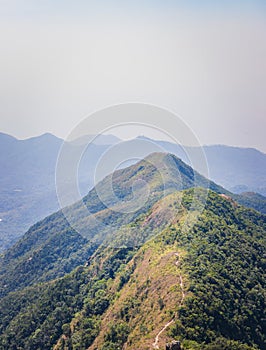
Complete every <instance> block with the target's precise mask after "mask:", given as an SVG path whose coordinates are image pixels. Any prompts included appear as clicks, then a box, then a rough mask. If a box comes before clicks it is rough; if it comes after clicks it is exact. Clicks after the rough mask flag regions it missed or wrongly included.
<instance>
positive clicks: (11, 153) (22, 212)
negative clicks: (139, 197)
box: [0, 133, 266, 250]
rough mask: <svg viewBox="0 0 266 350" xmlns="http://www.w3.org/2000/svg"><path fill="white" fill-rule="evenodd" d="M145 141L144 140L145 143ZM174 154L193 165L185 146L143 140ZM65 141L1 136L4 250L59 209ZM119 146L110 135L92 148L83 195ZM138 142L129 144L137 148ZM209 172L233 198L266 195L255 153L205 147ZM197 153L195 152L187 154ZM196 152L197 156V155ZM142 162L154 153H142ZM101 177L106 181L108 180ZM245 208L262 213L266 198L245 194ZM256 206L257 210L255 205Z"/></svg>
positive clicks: (0, 235) (261, 159) (84, 164)
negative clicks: (249, 206)
mask: <svg viewBox="0 0 266 350" xmlns="http://www.w3.org/2000/svg"><path fill="white" fill-rule="evenodd" d="M89 139H91V137H90V136H85V137H82V138H80V139H78V140H75V141H73V142H71V143H69V145H68V147H69V152H70V153H71V152H79V149H81V148H82V147H83V145H84V144H87V143H88V140H89ZM142 139H143V137H142ZM144 139H145V140H148V141H150V143H153V144H154V147H155V150H158V147H160V149H161V150H164V151H165V152H171V153H173V154H175V155H177V156H178V157H180V158H181V159H182V160H184V161H185V162H186V163H188V164H189V159H188V157H187V155H186V154H185V152H184V150H183V149H182V147H181V146H179V145H175V144H172V143H169V142H164V141H156V140H150V139H147V138H144ZM62 142H63V140H61V139H59V138H57V137H55V136H53V135H51V134H44V135H41V136H39V137H34V138H31V139H27V140H17V139H15V138H14V137H12V136H9V135H6V134H3V133H1V134H0V152H1V156H0V167H1V176H0V195H1V207H0V219H1V222H0V250H3V249H5V248H6V247H8V246H10V245H11V244H13V243H14V242H15V241H16V240H17V239H18V237H20V236H21V235H22V234H23V233H24V232H25V231H26V230H27V229H28V228H29V226H30V225H32V224H34V223H35V222H36V221H38V220H40V219H42V218H44V217H45V216H47V215H48V214H50V213H52V212H54V211H56V210H57V209H58V208H59V205H58V201H57V196H56V186H55V168H56V161H57V157H58V152H59V150H60V147H61V145H62ZM117 142H119V139H118V138H116V137H115V136H112V135H106V136H104V135H102V136H100V137H98V138H96V139H95V140H94V142H93V143H90V145H89V146H88V148H87V149H86V151H85V153H84V155H83V157H82V159H81V163H80V167H79V173H78V181H79V185H80V191H81V194H82V195H85V194H86V193H87V192H88V190H89V189H91V188H92V187H93V185H94V178H93V177H94V169H95V167H96V164H97V162H98V160H99V159H100V157H101V156H102V155H103V154H104V152H105V151H106V150H108V149H109V148H110V145H114V144H115V143H117ZM134 142H137V140H136V141H134V140H133V141H128V142H127V143H125V144H124V145H125V147H126V144H129V143H130V144H131V146H130V147H134ZM203 149H204V152H205V154H206V157H207V162H208V166H209V173H210V179H212V180H213V181H215V182H216V183H218V184H220V185H222V186H223V187H225V188H226V189H228V190H231V191H233V192H235V193H240V192H251V191H252V192H258V193H260V194H261V195H265V194H266V190H265V189H266V176H265V168H266V155H265V154H264V153H261V152H259V151H257V150H255V149H245V148H236V147H229V146H204V147H203ZM189 151H190V152H192V153H193V148H190V149H189ZM195 152H197V150H196V149H195ZM142 153H143V157H144V156H146V155H147V154H148V153H150V150H148V151H147V152H146V151H145V149H143V150H142ZM104 175H107V174H103V176H102V177H104ZM245 196H246V200H247V203H248V202H249V203H251V202H252V201H253V202H256V201H260V203H261V204H260V208H261V210H262V211H263V203H264V201H265V198H264V197H262V196H258V195H257V196H255V195H254V194H251V193H248V194H245ZM253 206H254V205H253Z"/></svg>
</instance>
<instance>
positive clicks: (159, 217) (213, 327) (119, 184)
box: [0, 153, 266, 350]
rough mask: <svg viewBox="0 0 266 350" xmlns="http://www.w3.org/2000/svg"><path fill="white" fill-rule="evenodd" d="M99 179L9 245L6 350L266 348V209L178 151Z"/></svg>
mask: <svg viewBox="0 0 266 350" xmlns="http://www.w3.org/2000/svg"><path fill="white" fill-rule="evenodd" d="M110 179H112V183H113V187H112V189H113V191H111V189H110V187H109V180H110ZM139 180H142V181H143V182H142V183H140V187H138V186H137V187H134V186H133V184H136V183H137V184H138V183H139ZM146 185H147V186H148V188H149V189H150V191H149V196H148V200H143V193H144V188H145V186H146ZM97 187H98V188H97ZM97 187H96V188H93V189H92V190H91V191H90V192H89V193H88V194H87V195H86V196H85V197H84V198H83V200H82V201H80V202H78V203H75V204H73V205H72V206H70V207H68V208H67V209H65V210H64V212H62V211H59V212H57V213H54V214H52V215H51V216H48V217H47V218H45V219H44V220H42V221H40V222H38V223H36V224H35V225H34V226H32V227H31V229H30V230H29V231H28V232H27V233H26V234H25V235H24V236H23V238H22V239H21V240H20V241H19V242H17V243H16V244H15V245H14V246H13V247H11V248H10V249H8V250H7V251H6V252H5V253H4V254H3V255H2V257H1V259H0V293H1V294H0V297H1V298H0V319H1V323H0V349H1V350H4V349H20V348H21V349H25V350H35V349H36V350H37V349H43V350H46V349H47V350H48V349H52V348H53V349H57V350H64V349H79V350H81V349H90V350H96V349H98V350H114V349H119V350H122V349H123V348H125V347H126V348H127V349H129V350H136V349H141V350H149V349H164V348H165V344H166V342H167V341H171V340H173V339H179V340H181V342H182V346H183V348H184V349H190V350H198V349H203V350H213V349H215V350H225V349H230V348H233V349H235V350H256V349H261V350H262V349H264V346H265V334H264V331H263V319H264V311H265V295H264V293H263V289H264V288H265V274H264V269H265V259H264V257H265V253H266V244H265V230H266V217H265V215H263V214H260V213H259V212H257V211H254V210H251V209H247V208H245V207H243V206H241V205H239V204H238V203H237V202H236V201H235V200H234V199H232V198H231V195H232V194H231V193H230V192H229V191H227V190H226V189H224V188H223V187H221V186H219V185H217V184H215V183H214V182H212V181H209V180H208V179H206V178H204V177H203V176H201V175H200V174H197V172H195V171H194V170H193V169H192V168H191V167H190V166H188V165H186V164H185V163H184V162H183V161H182V160H180V159H178V158H177V157H176V156H174V155H172V154H165V153H153V154H151V155H149V156H148V157H147V158H145V159H144V160H141V161H139V162H138V163H136V164H133V165H131V166H130V167H127V168H125V169H119V170H117V171H116V172H115V173H114V174H111V175H109V176H107V177H106V178H104V179H103V180H102V181H101V182H100V183H99V184H98V185H97ZM195 187H196V188H195ZM133 188H134V189H135V191H134V192H133V190H132V189H133ZM208 189H210V190H208ZM98 194H101V195H103V196H104V197H102V196H101V197H99V195H98ZM102 198H104V202H102ZM138 198H140V199H141V202H140V205H139V206H138V205H137V206H136V207H135V209H134V210H127V209H128V208H130V209H132V206H131V204H132V203H131V201H132V200H133V204H136V203H137V204H138V201H137V199H138ZM144 199H145V198H144ZM235 199H240V200H241V197H238V196H237V195H236V197H235ZM142 200H143V201H142ZM105 203H108V206H106V205H105ZM84 206H85V208H86V209H87V210H86V211H84V210H83V208H84ZM118 209H119V210H118ZM63 213H64V214H65V215H66V217H67V218H73V219H74V224H75V228H76V229H77V230H75V229H74V228H73V227H71V226H70V225H69V222H68V221H67V220H66V218H65V216H64V215H63ZM72 223H73V222H72Z"/></svg>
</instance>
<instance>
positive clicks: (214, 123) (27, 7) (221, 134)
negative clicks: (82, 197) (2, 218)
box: [0, 0, 266, 152]
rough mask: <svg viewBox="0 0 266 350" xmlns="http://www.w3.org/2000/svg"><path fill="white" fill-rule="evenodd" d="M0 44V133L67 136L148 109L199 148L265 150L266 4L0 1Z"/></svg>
mask: <svg viewBox="0 0 266 350" xmlns="http://www.w3.org/2000/svg"><path fill="white" fill-rule="evenodd" d="M0 38H1V46H0V63H1V64H0V77H1V80H0V116H1V117H0V118H1V119H0V131H2V132H7V133H10V134H12V135H14V136H17V137H19V138H26V137H30V136H33V135H38V134H41V133H44V132H52V133H54V134H55V135H58V136H60V137H66V136H67V135H68V133H69V132H70V131H71V130H72V129H73V128H74V127H75V125H77V124H78V123H79V122H80V121H81V120H82V119H83V118H84V117H86V116H87V115H88V114H90V113H92V112H93V111H95V110H98V109H101V108H104V107H106V106H108V105H112V104H117V103H123V102H146V103H150V104H155V105H157V106H161V107H164V108H167V109H170V110H171V111H173V112H175V113H177V114H179V115H180V116H181V117H182V118H183V119H184V121H185V122H186V123H187V124H188V125H189V126H190V128H191V129H192V130H193V131H194V132H195V134H196V135H197V137H198V138H199V140H200V142H201V143H203V144H213V143H215V144H217V143H223V144H230V145H239V146H251V147H256V148H258V149H260V150H262V151H264V152H266V137H265V127H266V1H265V0H262V1H256V0H246V1H245V0H241V1H232V0H231V1H224V0H223V1H222V0H221V1H215V0H212V1H211V0H210V1H204V0H201V1H199V0H194V1H192V0H186V1H185V0H184V1H171V0H164V1H163V0H161V1H156V0H146V1H145V0H142V1H112V0H106V1H100V0H98V1H85V0H73V1H69V0H38V1H37V0H0ZM123 132H124V131H123ZM138 132H139V130H138ZM148 133H149V132H148ZM118 134H119V132H118ZM135 135H136V129H132V130H130V129H128V130H127V131H126V132H125V134H120V135H119V136H120V137H133V136H135ZM147 136H153V135H151V134H150V135H147Z"/></svg>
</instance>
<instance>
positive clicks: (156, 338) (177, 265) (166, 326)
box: [152, 253, 186, 349]
mask: <svg viewBox="0 0 266 350" xmlns="http://www.w3.org/2000/svg"><path fill="white" fill-rule="evenodd" d="M175 256H176V257H177V260H176V262H175V266H176V267H177V268H178V267H179V264H180V260H179V254H178V253H175ZM179 285H180V288H181V294H182V297H181V300H180V303H179V307H180V306H182V305H183V302H184V299H185V296H186V294H185V291H184V283H183V278H182V276H181V275H179ZM175 319H176V315H175V316H174V317H173V318H172V320H171V321H169V322H168V323H166V325H165V326H164V327H163V328H162V329H161V330H160V332H159V333H158V334H157V335H156V337H155V340H154V343H153V344H152V346H153V349H159V345H158V343H159V338H160V336H161V334H162V333H163V332H164V331H165V330H166V329H167V328H168V327H169V326H171V324H172V323H173V322H174V321H175Z"/></svg>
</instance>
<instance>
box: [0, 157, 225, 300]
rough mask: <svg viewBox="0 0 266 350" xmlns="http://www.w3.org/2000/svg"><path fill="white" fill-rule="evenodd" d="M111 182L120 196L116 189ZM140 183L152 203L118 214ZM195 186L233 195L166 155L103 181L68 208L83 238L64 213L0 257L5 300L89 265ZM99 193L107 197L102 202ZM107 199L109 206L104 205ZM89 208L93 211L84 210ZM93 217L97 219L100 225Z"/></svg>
mask: <svg viewBox="0 0 266 350" xmlns="http://www.w3.org/2000/svg"><path fill="white" fill-rule="evenodd" d="M195 178H196V179H195ZM110 180H112V184H113V190H114V192H112V188H110ZM139 180H142V181H145V183H147V184H148V187H149V190H150V196H149V198H148V200H147V201H146V202H144V203H142V204H141V206H140V208H139V209H138V210H134V211H133V212H132V213H127V212H125V213H121V210H120V211H117V206H118V205H120V207H122V209H123V208H124V207H125V208H127V206H128V203H130V200H131V199H132V195H133V192H132V185H133V184H134V183H137V182H138V181H139ZM195 184H196V185H198V186H202V187H208V186H209V185H210V187H211V188H212V189H213V190H215V191H216V192H220V193H222V192H223V193H228V192H227V191H226V190H224V189H223V188H222V187H220V186H218V185H215V184H214V183H212V182H209V181H208V180H207V179H205V178H204V177H203V176H200V175H199V174H197V173H194V171H193V169H192V168H191V167H189V166H187V165H186V164H185V163H183V162H182V161H181V160H179V159H178V158H176V157H175V156H173V155H167V154H163V153H155V154H152V155H150V156H148V157H147V158H146V159H145V160H142V161H140V162H139V163H137V164H135V165H132V166H130V167H128V168H126V169H122V170H118V171H116V172H115V173H114V174H112V175H110V176H108V177H106V178H105V179H104V180H102V181H101V182H100V183H99V184H98V185H97V187H96V188H94V189H93V190H91V191H90V192H89V194H88V195H87V196H86V197H84V199H83V201H81V202H78V203H76V204H74V205H72V206H70V207H69V208H67V212H68V213H69V214H70V215H71V217H72V218H74V220H75V225H76V226H75V227H78V228H79V232H80V233H81V234H82V235H80V234H79V233H77V232H76V231H75V230H74V229H73V228H72V227H70V225H69V223H68V222H67V220H66V219H65V217H64V215H63V214H62V212H61V211H59V212H57V213H55V214H53V215H51V216H49V217H47V218H45V219H44V220H42V221H40V222H38V223H37V224H35V225H34V226H32V227H31V228H30V230H29V231H28V232H27V233H26V234H25V235H24V236H23V238H22V239H21V240H20V241H19V242H18V243H16V244H15V245H14V246H13V247H11V248H10V249H9V250H7V251H6V252H5V253H4V254H3V255H2V257H0V296H3V295H6V294H7V293H9V292H10V291H14V290H16V289H19V288H22V287H26V286H28V285H32V284H34V283H37V282H42V281H46V280H49V279H53V278H55V277H59V276H62V275H63V274H65V273H67V272H70V271H71V270H73V269H74V268H75V267H77V266H78V265H80V264H81V263H82V262H85V261H86V259H87V258H88V257H89V256H90V255H91V254H92V253H93V251H94V250H95V249H96V247H97V246H98V245H99V244H100V243H102V242H104V241H105V240H106V238H107V237H108V236H109V237H110V236H111V237H112V234H113V232H115V231H116V230H117V229H119V228H120V227H121V226H122V225H124V224H126V223H129V222H130V221H132V220H133V219H134V218H135V217H137V216H138V215H140V214H141V213H142V212H145V211H146V210H148V208H150V207H151V206H152V204H153V203H155V202H156V201H157V200H158V199H159V198H161V197H162V196H164V195H165V194H167V193H171V192H173V191H175V190H181V189H184V188H190V187H192V186H194V185H195ZM99 191H100V192H101V194H102V196H103V198H102V197H101V198H99V196H98V192H99ZM141 191H142V187H140V188H137V195H138V196H139V197H140V198H141V197H142V192H141ZM103 199H104V202H105V203H107V204H108V207H109V208H107V207H106V205H105V204H104V203H103V202H102V200H103ZM121 201H122V202H121ZM133 203H134V201H133ZM84 204H85V206H86V207H87V210H84ZM92 217H93V218H95V219H97V222H96V225H95V223H94V222H93V221H92V220H91V218H92ZM99 222H100V224H98V223H99Z"/></svg>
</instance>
